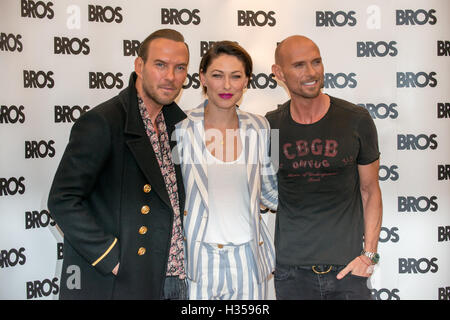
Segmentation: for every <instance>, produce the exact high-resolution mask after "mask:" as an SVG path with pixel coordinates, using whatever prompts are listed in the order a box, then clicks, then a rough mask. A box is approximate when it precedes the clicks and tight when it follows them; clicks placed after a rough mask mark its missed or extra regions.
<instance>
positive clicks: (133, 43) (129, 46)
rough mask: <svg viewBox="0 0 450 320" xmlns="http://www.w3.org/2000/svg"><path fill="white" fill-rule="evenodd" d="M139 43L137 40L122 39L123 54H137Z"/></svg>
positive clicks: (126, 55) (127, 55)
mask: <svg viewBox="0 0 450 320" xmlns="http://www.w3.org/2000/svg"><path fill="white" fill-rule="evenodd" d="M140 45H141V42H140V41H139V40H123V55H124V56H125V57H129V56H137V55H138V51H139V46H140Z"/></svg>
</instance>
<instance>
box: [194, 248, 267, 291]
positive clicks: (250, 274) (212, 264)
mask: <svg viewBox="0 0 450 320" xmlns="http://www.w3.org/2000/svg"><path fill="white" fill-rule="evenodd" d="M198 271H199V274H198V281H197V282H194V281H191V280H189V279H188V290H189V299H191V300H265V299H267V280H265V281H263V282H261V283H259V284H258V281H257V276H256V274H257V269H256V261H255V258H254V256H253V252H252V250H251V248H250V244H249V243H248V242H247V243H244V244H241V245H217V244H208V243H203V245H202V248H201V249H200V260H199V270H198Z"/></svg>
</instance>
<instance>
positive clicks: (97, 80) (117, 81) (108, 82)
mask: <svg viewBox="0 0 450 320" xmlns="http://www.w3.org/2000/svg"><path fill="white" fill-rule="evenodd" d="M122 76H123V74H122V73H121V72H117V73H116V74H113V73H112V72H106V73H103V72H89V89H105V88H106V89H112V88H114V87H115V88H117V89H121V88H122V87H123V80H122V79H121V77H122Z"/></svg>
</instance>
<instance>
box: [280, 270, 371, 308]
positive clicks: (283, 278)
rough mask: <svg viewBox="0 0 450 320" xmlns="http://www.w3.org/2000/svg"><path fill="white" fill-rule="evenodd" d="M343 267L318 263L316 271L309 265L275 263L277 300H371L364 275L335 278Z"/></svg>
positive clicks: (349, 274)
mask: <svg viewBox="0 0 450 320" xmlns="http://www.w3.org/2000/svg"><path fill="white" fill-rule="evenodd" d="M344 267H345V266H328V265H319V266H315V270H316V272H317V273H316V272H314V271H313V269H312V266H282V265H277V266H276V268H275V277H274V278H275V291H276V297H277V300H371V299H372V296H371V294H370V290H369V288H368V287H367V278H366V277H360V276H355V275H352V274H351V273H348V274H347V275H346V276H345V277H344V278H342V279H341V280H338V279H337V278H336V276H337V274H338V273H339V272H340V271H341V270H342V269H343V268H344ZM330 268H331V269H330ZM328 270H329V272H326V271H328ZM318 273H323V274H318Z"/></svg>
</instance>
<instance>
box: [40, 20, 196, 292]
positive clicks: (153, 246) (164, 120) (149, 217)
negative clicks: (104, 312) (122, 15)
mask: <svg viewBox="0 0 450 320" xmlns="http://www.w3.org/2000/svg"><path fill="white" fill-rule="evenodd" d="M188 62H189V50H188V47H187V45H186V43H185V42H184V38H183V36H182V35H181V34H180V33H178V32H177V31H174V30H170V29H163V30H158V31H156V32H154V33H152V34H151V35H149V36H148V37H147V39H145V40H144V42H143V43H142V44H141V47H140V49H139V53H138V57H137V58H136V60H135V72H133V73H132V75H131V77H130V82H129V86H128V87H127V88H126V89H124V90H123V91H121V92H120V93H119V94H118V95H117V96H115V97H113V98H112V99H110V100H108V101H106V102H104V103H102V104H100V105H98V106H97V107H95V108H93V109H92V110H90V111H89V112H87V113H86V114H84V115H83V116H82V117H80V118H79V120H78V121H77V122H76V123H75V124H74V125H73V127H72V131H71V134H70V139H69V143H68V145H67V147H66V150H65V152H64V154H63V157H62V159H61V162H60V164H59V167H58V169H57V172H56V175H55V177H54V181H53V184H52V187H51V190H50V195H49V199H48V207H49V210H50V212H51V214H52V216H53V217H54V219H55V220H56V222H57V224H58V226H59V227H60V228H61V230H62V231H63V233H64V261H63V268H62V273H61V283H60V288H61V291H60V299H185V298H186V288H185V280H184V278H185V271H184V256H183V245H184V243H183V236H182V231H181V229H182V222H181V221H182V219H181V217H180V211H181V210H183V208H184V187H183V180H182V178H181V172H180V168H179V166H178V165H175V164H174V163H173V161H172V155H171V150H172V149H173V147H174V146H175V141H173V142H172V141H170V137H171V134H172V132H173V130H174V125H175V124H176V123H177V122H179V121H181V120H182V119H184V118H185V117H186V115H185V114H184V112H183V111H182V110H181V109H180V108H179V107H178V106H177V104H176V103H175V102H174V100H175V98H176V97H177V96H178V94H179V92H180V90H181V88H182V86H183V83H184V81H185V79H186V75H187V66H188Z"/></svg>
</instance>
